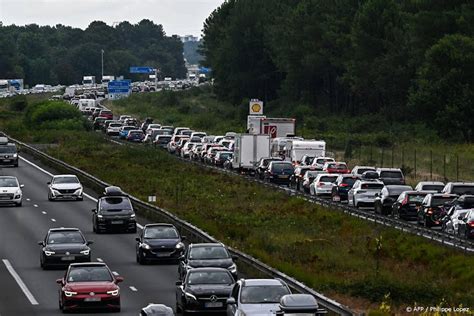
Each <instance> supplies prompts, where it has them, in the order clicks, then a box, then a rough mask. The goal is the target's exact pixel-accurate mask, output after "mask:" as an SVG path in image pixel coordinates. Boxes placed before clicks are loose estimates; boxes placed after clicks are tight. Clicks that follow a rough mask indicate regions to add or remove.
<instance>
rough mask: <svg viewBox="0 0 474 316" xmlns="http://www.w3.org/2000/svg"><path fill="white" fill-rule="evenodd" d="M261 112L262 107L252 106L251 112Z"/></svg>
mask: <svg viewBox="0 0 474 316" xmlns="http://www.w3.org/2000/svg"><path fill="white" fill-rule="evenodd" d="M261 110H262V106H261V105H260V104H258V103H254V104H252V112H257V113H259V112H260V111H261Z"/></svg>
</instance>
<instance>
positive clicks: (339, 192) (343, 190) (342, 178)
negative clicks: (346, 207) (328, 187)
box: [331, 174, 359, 202]
mask: <svg viewBox="0 0 474 316" xmlns="http://www.w3.org/2000/svg"><path fill="white" fill-rule="evenodd" d="M358 179H359V178H358V177H357V176H355V175H353V174H341V175H339V177H337V179H336V182H335V183H334V184H335V185H334V186H333V187H332V191H331V197H332V200H333V202H341V201H347V192H349V190H350V189H352V187H353V186H354V183H355V182H356V181H357V180H358Z"/></svg>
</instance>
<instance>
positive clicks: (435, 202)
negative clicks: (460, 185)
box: [431, 196, 453, 206]
mask: <svg viewBox="0 0 474 316" xmlns="http://www.w3.org/2000/svg"><path fill="white" fill-rule="evenodd" d="M452 200H453V197H450V196H436V197H433V198H432V199H431V205H432V206H440V205H443V204H444V203H445V202H449V201H452Z"/></svg>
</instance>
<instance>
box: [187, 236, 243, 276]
mask: <svg viewBox="0 0 474 316" xmlns="http://www.w3.org/2000/svg"><path fill="white" fill-rule="evenodd" d="M235 259H237V258H236V257H232V256H231V255H230V253H229V251H228V250H227V248H226V247H225V246H224V245H223V244H217V243H203V244H191V245H189V247H188V249H187V251H186V254H185V256H184V257H183V258H182V261H181V262H180V264H179V266H178V275H179V278H180V280H182V279H184V277H185V276H186V273H187V271H188V270H189V269H193V268H205V267H214V268H225V269H227V270H229V272H230V273H231V274H232V276H233V277H234V278H235V279H236V280H237V265H236V264H235V263H234V260H235Z"/></svg>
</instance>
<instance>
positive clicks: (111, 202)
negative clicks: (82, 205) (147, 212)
mask: <svg viewBox="0 0 474 316" xmlns="http://www.w3.org/2000/svg"><path fill="white" fill-rule="evenodd" d="M100 207H101V211H107V212H121V211H127V212H130V211H131V210H132V209H133V208H132V203H130V200H129V199H128V198H126V197H122V196H114V197H106V198H104V199H102V201H101V204H100Z"/></svg>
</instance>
